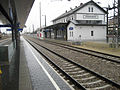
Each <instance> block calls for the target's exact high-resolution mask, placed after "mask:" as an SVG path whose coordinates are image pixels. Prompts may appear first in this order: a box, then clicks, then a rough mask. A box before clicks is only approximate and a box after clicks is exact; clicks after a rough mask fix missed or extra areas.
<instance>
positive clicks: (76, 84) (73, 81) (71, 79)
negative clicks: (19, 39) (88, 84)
mask: <svg viewBox="0 0 120 90" xmlns="http://www.w3.org/2000/svg"><path fill="white" fill-rule="evenodd" d="M27 41H28V43H29V44H30V45H31V46H33V47H34V48H35V50H37V51H38V52H39V53H40V54H41V55H42V56H43V57H44V58H45V59H47V60H48V61H49V62H50V63H52V64H53V65H54V66H55V67H56V68H57V69H58V70H59V71H60V72H62V73H63V74H64V75H65V76H66V78H67V79H69V80H70V81H72V83H73V84H74V85H75V86H77V87H78V88H80V89H82V90H86V88H85V87H83V86H82V85H80V84H79V82H78V81H76V80H75V79H73V78H72V77H71V76H70V75H68V74H67V73H66V72H65V71H64V70H62V69H61V68H60V67H59V66H58V65H56V64H55V63H54V62H53V61H52V60H51V59H50V58H49V57H48V56H47V55H45V54H44V53H43V52H41V51H40V50H39V49H37V48H36V47H35V46H34V45H33V44H31V42H30V41H29V40H27Z"/></svg>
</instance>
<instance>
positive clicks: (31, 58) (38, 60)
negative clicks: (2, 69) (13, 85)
mask: <svg viewBox="0 0 120 90" xmlns="http://www.w3.org/2000/svg"><path fill="white" fill-rule="evenodd" d="M72 89H73V88H72V87H71V86H70V85H69V84H68V83H67V82H66V81H65V80H64V79H63V78H62V77H61V76H60V75H59V74H58V73H57V72H56V71H55V70H54V69H53V68H52V67H51V66H50V65H49V64H48V63H47V62H46V61H45V59H44V58H43V57H42V56H41V55H40V54H39V53H38V52H37V51H36V50H35V49H34V48H33V47H32V46H31V45H30V44H29V43H28V42H27V41H26V40H25V39H24V38H23V37H21V43H20V63H19V90H72Z"/></svg>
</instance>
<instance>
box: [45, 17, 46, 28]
mask: <svg viewBox="0 0 120 90" xmlns="http://www.w3.org/2000/svg"><path fill="white" fill-rule="evenodd" d="M45 27H46V15H45Z"/></svg>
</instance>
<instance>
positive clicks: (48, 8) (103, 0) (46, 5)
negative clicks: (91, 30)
mask: <svg viewBox="0 0 120 90" xmlns="http://www.w3.org/2000/svg"><path fill="white" fill-rule="evenodd" d="M88 1H90V0H71V1H68V0H35V2H34V4H33V7H32V9H31V12H30V14H29V17H28V19H27V22H26V26H27V28H26V29H25V31H32V30H33V28H32V27H33V25H34V29H37V28H39V27H40V2H41V25H42V26H43V25H45V22H44V21H45V17H44V15H46V21H47V26H49V25H51V24H52V20H53V19H55V18H56V17H58V16H60V15H61V14H63V13H64V12H65V11H66V10H67V11H69V10H70V7H71V8H75V6H79V5H80V3H86V2H88ZM94 1H95V2H100V4H99V5H100V6H101V7H107V6H108V4H109V5H111V7H112V6H113V1H114V0H94Z"/></svg>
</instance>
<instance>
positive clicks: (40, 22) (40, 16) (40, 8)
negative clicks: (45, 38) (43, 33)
mask: <svg viewBox="0 0 120 90" xmlns="http://www.w3.org/2000/svg"><path fill="white" fill-rule="evenodd" d="M40 29H41V2H40Z"/></svg>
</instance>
